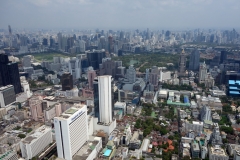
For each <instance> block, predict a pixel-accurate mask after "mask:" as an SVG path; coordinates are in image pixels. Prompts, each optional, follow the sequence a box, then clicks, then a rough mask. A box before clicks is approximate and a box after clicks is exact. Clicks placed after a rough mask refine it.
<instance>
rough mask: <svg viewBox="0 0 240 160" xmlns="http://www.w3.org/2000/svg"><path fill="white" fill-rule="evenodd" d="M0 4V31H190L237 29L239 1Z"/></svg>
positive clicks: (37, 0) (37, 1) (75, 0)
mask: <svg viewBox="0 0 240 160" xmlns="http://www.w3.org/2000/svg"><path fill="white" fill-rule="evenodd" d="M217 2H218V3H216V1H213V0H208V1H206V0H194V1H192V0H191V1H190V0H184V1H178V0H159V1H157V0H150V1H143V0H139V1H137V0H133V1H126V0H121V1H119V0H114V1H108V0H103V1H101V2H99V1H94V0H70V1H66V0H61V1H55V0H53V1H49V0H35V1H29V0H23V1H21V2H19V1H16V0H12V1H2V2H1V6H0V15H1V16H0V20H1V21H2V23H1V24H0V28H4V29H5V28H6V26H8V25H9V24H10V25H11V26H14V28H25V29H28V28H29V29H30V28H44V29H47V28H48V29H49V28H51V29H60V28H73V29H75V28H78V29H87V28H93V29H96V28H101V29H110V28H112V29H131V28H132V29H134V28H135V29H137V28H139V29H143V28H151V29H166V28H168V29H192V28H215V29H225V28H236V29H239V28H240V22H238V21H237V20H236V19H235V18H234V17H236V16H237V15H238V13H239V6H240V1H237V0H230V1H223V0H220V1H217Z"/></svg>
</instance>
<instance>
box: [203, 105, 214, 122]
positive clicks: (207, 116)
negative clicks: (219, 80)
mask: <svg viewBox="0 0 240 160" xmlns="http://www.w3.org/2000/svg"><path fill="white" fill-rule="evenodd" d="M205 120H208V121H212V115H211V109H210V108H209V107H208V106H206V105H204V106H203V107H202V109H201V121H205Z"/></svg>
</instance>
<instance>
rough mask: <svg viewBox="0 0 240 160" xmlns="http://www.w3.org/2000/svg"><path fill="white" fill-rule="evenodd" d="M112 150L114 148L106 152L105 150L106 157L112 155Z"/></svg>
mask: <svg viewBox="0 0 240 160" xmlns="http://www.w3.org/2000/svg"><path fill="white" fill-rule="evenodd" d="M111 152H112V150H111V149H107V150H106V151H105V152H104V154H103V155H104V156H106V157H109V156H110V154H111Z"/></svg>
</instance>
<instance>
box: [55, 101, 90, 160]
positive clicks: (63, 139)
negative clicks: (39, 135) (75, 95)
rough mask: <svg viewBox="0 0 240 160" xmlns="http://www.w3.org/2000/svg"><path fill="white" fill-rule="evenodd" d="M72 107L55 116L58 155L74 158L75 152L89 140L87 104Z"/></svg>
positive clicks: (67, 158)
mask: <svg viewBox="0 0 240 160" xmlns="http://www.w3.org/2000/svg"><path fill="white" fill-rule="evenodd" d="M80 107H81V108H74V107H71V108H69V109H68V110H66V111H65V112H63V113H62V115H61V116H59V117H55V118H54V127H55V135H56V142H57V152H58V157H59V158H63V159H66V160H72V157H73V155H74V154H76V153H77V151H79V149H80V148H81V147H82V146H83V145H84V143H85V142H87V141H88V119H87V106H86V105H81V106H80Z"/></svg>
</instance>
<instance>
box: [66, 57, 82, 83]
mask: <svg viewBox="0 0 240 160" xmlns="http://www.w3.org/2000/svg"><path fill="white" fill-rule="evenodd" d="M68 69H69V72H70V73H71V74H72V76H73V80H76V79H79V78H81V75H82V66H81V60H79V59H78V58H76V57H71V59H70V61H69V63H68Z"/></svg>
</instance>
